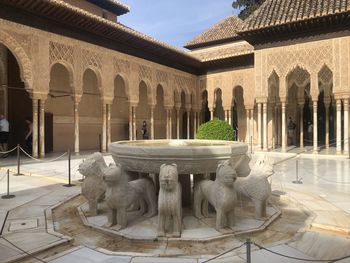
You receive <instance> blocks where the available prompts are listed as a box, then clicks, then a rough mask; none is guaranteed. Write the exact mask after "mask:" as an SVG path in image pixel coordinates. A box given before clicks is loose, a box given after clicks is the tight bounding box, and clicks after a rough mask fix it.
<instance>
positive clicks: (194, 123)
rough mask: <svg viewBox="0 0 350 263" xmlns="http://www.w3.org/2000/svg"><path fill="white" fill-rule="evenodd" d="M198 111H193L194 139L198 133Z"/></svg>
mask: <svg viewBox="0 0 350 263" xmlns="http://www.w3.org/2000/svg"><path fill="white" fill-rule="evenodd" d="M197 116H198V112H196V111H194V112H193V139H196V133H197V120H198V118H197Z"/></svg>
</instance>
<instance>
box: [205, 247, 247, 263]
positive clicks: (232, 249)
mask: <svg viewBox="0 0 350 263" xmlns="http://www.w3.org/2000/svg"><path fill="white" fill-rule="evenodd" d="M246 244H247V242H244V243H243V244H241V245H239V246H237V247H234V248H231V249H229V250H227V251H225V252H223V253H221V254H219V255H217V256H215V257H213V258H210V259H207V260H205V261H202V263H207V262H210V261H212V260H214V259H217V258H219V257H222V256H223V255H226V254H228V253H230V252H232V251H234V250H237V249H239V248H241V247H243V246H245V245H246Z"/></svg>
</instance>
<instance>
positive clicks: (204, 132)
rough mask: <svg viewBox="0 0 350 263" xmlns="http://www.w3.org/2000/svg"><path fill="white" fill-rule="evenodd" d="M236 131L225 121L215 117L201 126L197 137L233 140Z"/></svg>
mask: <svg viewBox="0 0 350 263" xmlns="http://www.w3.org/2000/svg"><path fill="white" fill-rule="evenodd" d="M234 138H235V131H234V129H233V128H232V127H231V125H230V124H228V123H227V122H225V121H221V120H219V119H214V120H212V121H208V122H206V123H204V124H202V125H201V126H199V128H198V131H197V134H196V139H202V140H223V141H233V140H234Z"/></svg>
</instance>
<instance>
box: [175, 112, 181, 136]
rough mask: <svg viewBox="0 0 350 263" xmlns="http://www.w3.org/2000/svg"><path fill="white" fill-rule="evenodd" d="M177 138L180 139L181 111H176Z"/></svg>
mask: <svg viewBox="0 0 350 263" xmlns="http://www.w3.org/2000/svg"><path fill="white" fill-rule="evenodd" d="M176 138H177V139H178V140H179V139H180V109H176Z"/></svg>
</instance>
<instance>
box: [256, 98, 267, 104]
mask: <svg viewBox="0 0 350 263" xmlns="http://www.w3.org/2000/svg"><path fill="white" fill-rule="evenodd" d="M255 101H256V103H267V102H268V98H267V97H260V98H256V99H255Z"/></svg>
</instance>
